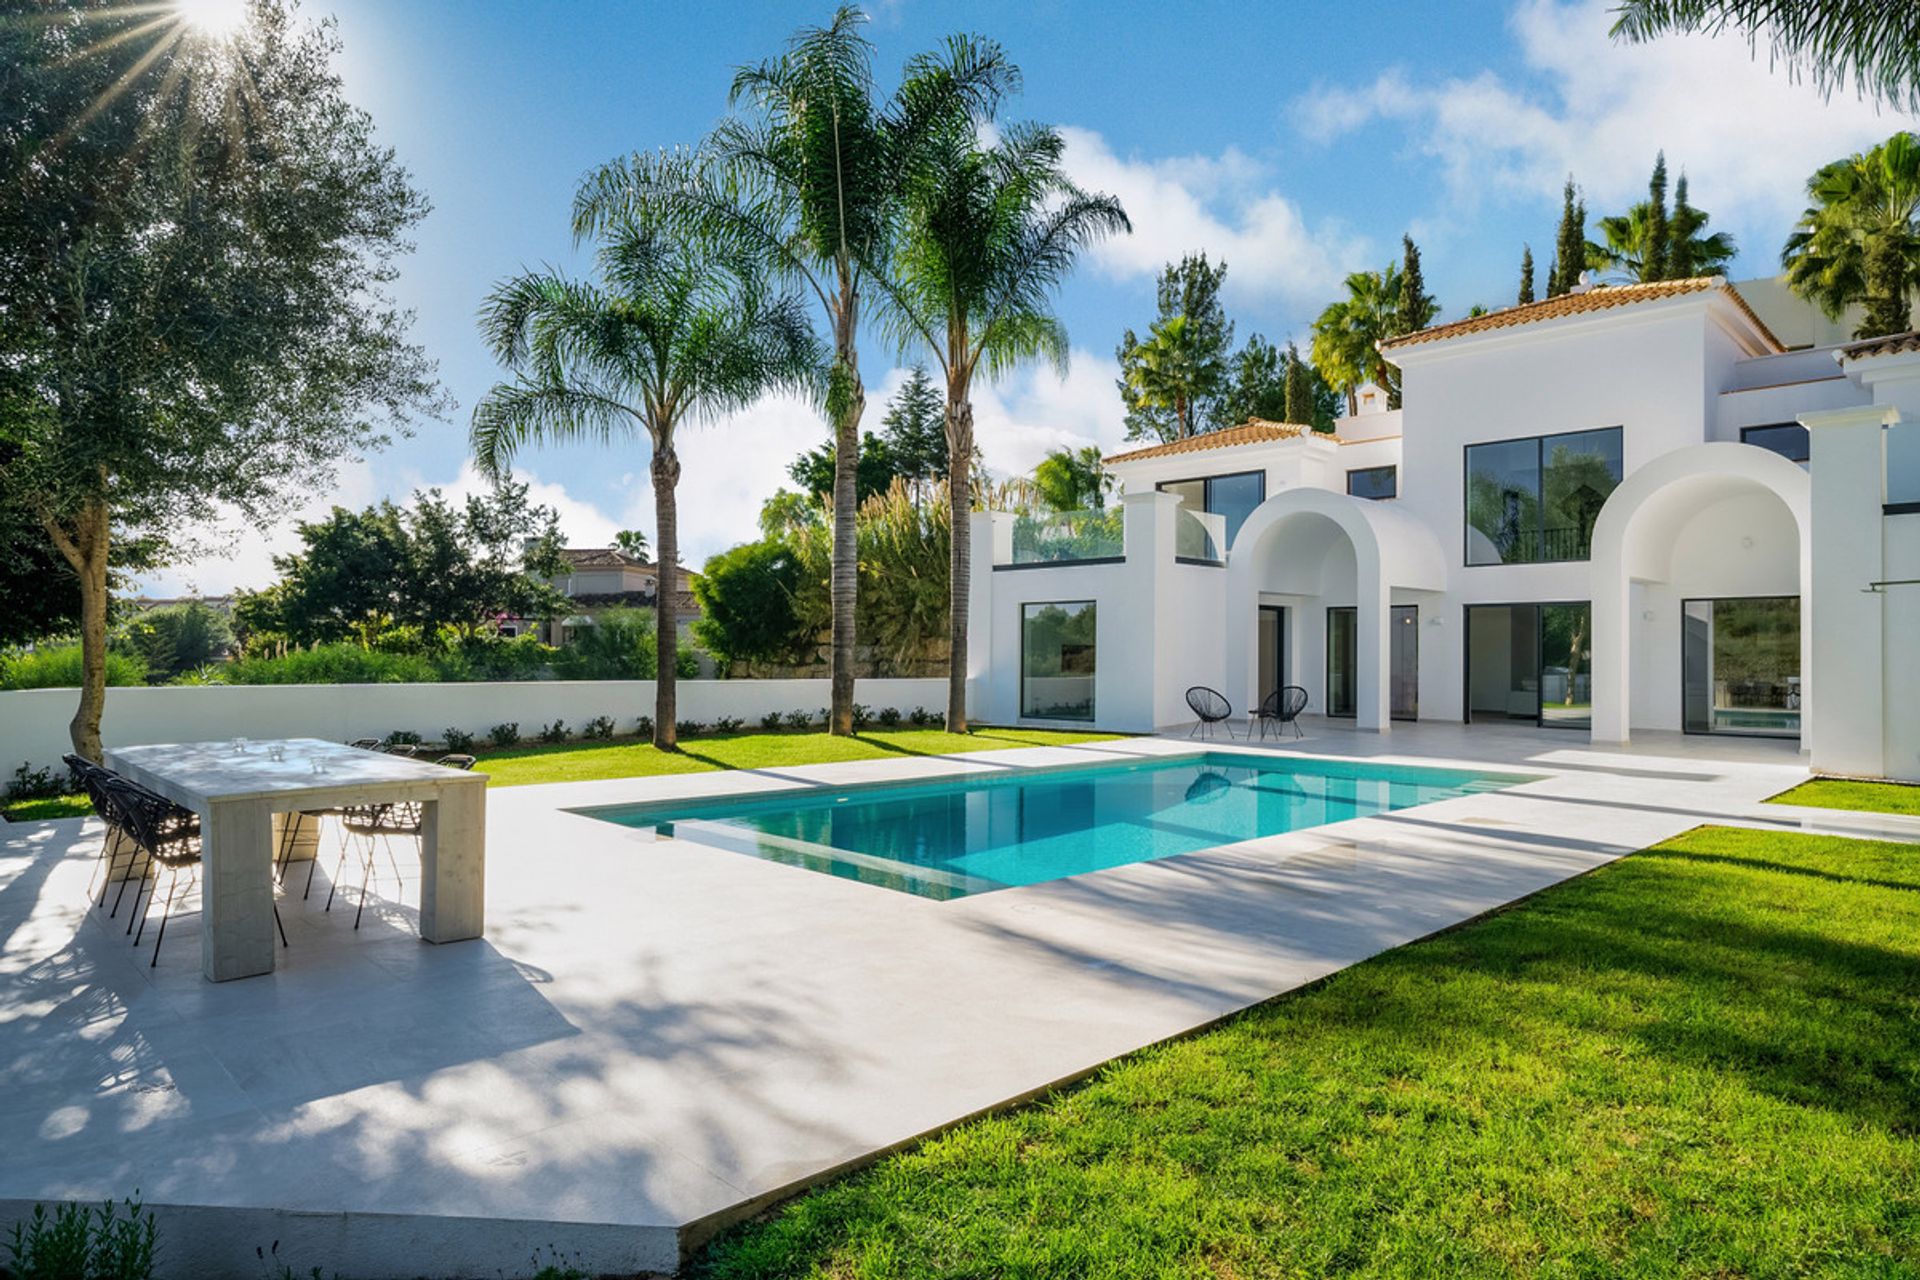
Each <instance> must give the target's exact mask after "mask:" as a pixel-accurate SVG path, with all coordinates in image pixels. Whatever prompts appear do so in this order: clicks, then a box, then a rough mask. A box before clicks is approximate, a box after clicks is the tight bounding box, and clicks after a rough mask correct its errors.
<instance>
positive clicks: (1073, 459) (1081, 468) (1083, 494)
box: [1033, 445, 1113, 512]
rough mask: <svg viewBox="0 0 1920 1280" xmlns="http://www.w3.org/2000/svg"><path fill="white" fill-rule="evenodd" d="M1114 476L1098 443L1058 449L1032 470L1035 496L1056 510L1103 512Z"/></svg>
mask: <svg viewBox="0 0 1920 1280" xmlns="http://www.w3.org/2000/svg"><path fill="white" fill-rule="evenodd" d="M1112 485H1113V478H1112V477H1111V476H1109V475H1108V474H1107V472H1106V467H1105V465H1104V459H1102V458H1101V456H1100V449H1099V447H1098V446H1097V445H1086V446H1084V447H1082V448H1079V449H1055V450H1054V451H1053V452H1052V453H1049V454H1048V455H1047V456H1046V457H1044V458H1042V459H1041V460H1040V465H1039V466H1037V467H1035V468H1034V469H1033V492H1034V496H1036V497H1037V498H1039V500H1040V501H1041V502H1043V503H1045V504H1046V505H1047V506H1048V508H1050V509H1051V510H1054V511H1062V512H1066V511H1101V510H1104V509H1105V508H1106V505H1107V490H1108V489H1109V488H1111V487H1112Z"/></svg>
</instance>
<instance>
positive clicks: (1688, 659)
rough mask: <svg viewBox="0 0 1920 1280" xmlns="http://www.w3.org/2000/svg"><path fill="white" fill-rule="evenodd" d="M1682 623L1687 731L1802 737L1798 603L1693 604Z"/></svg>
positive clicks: (1789, 599)
mask: <svg viewBox="0 0 1920 1280" xmlns="http://www.w3.org/2000/svg"><path fill="white" fill-rule="evenodd" d="M1681 617H1682V619H1683V621H1682V623H1681V626H1682V628H1683V629H1682V632H1681V639H1680V668H1681V704H1682V705H1681V711H1682V721H1681V724H1682V727H1683V728H1684V729H1686V731H1687V732H1688V733H1744V734H1764V735H1768V736H1772V737H1785V738H1791V737H1797V736H1799V733H1800V598H1799V597H1798V596H1769V597H1765V598H1759V599H1743V600H1688V601H1686V602H1685V603H1684V604H1683V606H1682V608H1681Z"/></svg>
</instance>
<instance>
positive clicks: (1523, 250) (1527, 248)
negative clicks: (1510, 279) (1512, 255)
mask: <svg viewBox="0 0 1920 1280" xmlns="http://www.w3.org/2000/svg"><path fill="white" fill-rule="evenodd" d="M1532 301H1533V246H1532V245H1530V244H1523V245H1521V246H1520V305H1521V306H1523V307H1524V306H1525V305H1527V303H1529V302H1532Z"/></svg>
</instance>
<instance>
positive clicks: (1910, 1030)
mask: <svg viewBox="0 0 1920 1280" xmlns="http://www.w3.org/2000/svg"><path fill="white" fill-rule="evenodd" d="M694 1273H695V1274H696V1275H699V1276H703V1277H707V1278H709V1280H714V1278H720V1277H724V1278H727V1280H743V1278H746V1277H802V1276H817V1277H836V1278H839V1277H846V1278H853V1277H858V1278H859V1280H892V1278H899V1280H906V1278H908V1277H912V1278H913V1280H923V1278H926V1277H969V1278H975V1277H978V1278H981V1280H985V1278H987V1277H994V1278H1000V1277H1005V1278H1009V1280H1011V1278H1015V1277H1018V1278H1022V1280H1025V1278H1037V1277H1058V1278H1059V1280H1069V1278H1072V1280H1080V1278H1082V1277H1115V1278H1118V1277H1126V1278H1127V1280H1136V1278H1140V1277H1163V1276H1176V1277H1193V1278H1195V1280H1202V1278H1205V1280H1221V1278H1222V1277H1234V1278H1235V1280H1252V1278H1254V1277H1283V1276H1284V1277H1296V1276H1297V1277H1315V1276H1328V1275H1343V1276H1344V1275H1360V1276H1433V1277H1456V1276H1464V1277H1479V1276H1488V1277H1492V1276H1554V1277H1562V1276H1564V1277H1579V1276H1590V1277H1596V1278H1598V1277H1615V1276H1701V1277H1763V1276H1764V1277H1784V1276H1814V1275H1818V1276H1854V1277H1868V1276H1871V1277H1881V1278H1886V1277H1911V1276H1920V848H1916V847H1913V846H1902V845H1895V844H1884V843H1877V842H1868V841H1851V840H1841V839H1831V838H1825V837H1814V836H1801V835H1782V834H1779V833H1774V832H1759V831H1744V830H1728V829H1722V828H1703V829H1701V830H1698V831H1695V832H1691V833H1689V834H1687V835H1685V836H1682V837H1680V838H1678V839H1675V840H1673V841H1670V842H1669V843H1667V844H1664V845H1661V846H1659V847H1657V848H1653V849H1648V850H1645V851H1643V852H1641V853H1639V854H1636V855H1634V856H1632V857H1630V858H1627V859H1625V860H1623V861H1621V862H1619V863H1616V864H1614V865H1611V866H1609V867H1606V868H1604V869H1602V870H1600V871H1597V872H1595V873H1593V874H1592V875H1589V876H1586V877H1583V878H1581V879H1579V880H1575V881H1572V882H1570V883H1568V884H1565V885H1562V886H1560V887H1557V888H1555V889H1552V890H1549V891H1547V892H1545V893H1542V894H1540V895H1538V896H1536V897H1534V898H1532V899H1530V900H1528V901H1527V902H1525V903H1522V904H1519V905H1516V906H1515V907H1512V908H1509V909H1508V910H1506V911H1503V912H1501V913H1499V914H1496V915H1494V916H1491V917H1489V918H1486V919H1483V920H1481V921H1478V922H1475V923H1472V924H1468V925H1465V926H1463V927H1461V928H1459V929H1456V930H1453V931H1451V932H1449V933H1447V934H1444V935H1441V936H1439V937H1437V938H1433V939H1430V940H1428V941H1426V942H1422V943H1418V944H1415V945H1412V946H1408V947H1404V948H1402V949H1400V950H1398V951H1395V952H1391V953H1389V954H1387V955H1384V956H1381V957H1378V958H1376V959H1374V960H1371V961H1368V962H1367V963H1364V964H1361V965H1357V966H1355V967H1354V968H1352V969H1349V970H1346V971H1345V972H1343V973H1340V974H1337V975H1335V976H1334V977H1332V978H1330V979H1328V980H1327V981H1325V982H1322V983H1320V984H1318V985H1317V986H1315V987H1312V988H1309V989H1307V990H1304V991H1301V992H1297V993H1295V994H1293V995H1291V996H1286V997H1282V998H1280V999H1277V1000H1274V1001H1271V1002H1269V1003H1267V1004H1265V1005H1262V1006H1261V1007H1259V1008H1258V1009H1255V1010H1252V1011H1250V1012H1248V1013H1246V1014H1244V1015H1241V1016H1239V1017H1237V1018H1235V1019H1233V1020H1231V1021H1229V1022H1227V1023H1225V1024H1223V1025H1221V1026H1220V1027H1218V1028H1215V1029H1214V1030H1211V1031H1209V1032H1205V1033H1202V1034H1199V1035H1196V1036H1194V1037H1191V1038H1189V1039H1185V1040H1182V1041H1178V1042H1175V1043H1171V1044H1167V1045H1163V1046H1161V1047H1158V1048H1155V1049H1150V1050H1146V1051H1144V1052H1141V1053H1137V1054H1134V1055H1131V1056H1129V1057H1127V1058H1124V1059H1121V1060H1120V1061H1118V1062H1116V1063H1114V1064H1112V1065H1111V1066H1109V1067H1107V1068H1106V1069H1104V1070H1103V1071H1101V1072H1100V1073H1099V1074H1098V1075H1097V1076H1096V1077H1095V1078H1094V1079H1092V1080H1091V1081H1089V1082H1087V1083H1086V1084H1084V1085H1082V1086H1080V1087H1077V1088H1074V1089H1070V1090H1067V1091H1065V1092H1063V1093H1061V1094H1059V1095H1056V1096H1055V1097H1054V1098H1052V1099H1051V1100H1049V1101H1046V1102H1044V1103H1042V1104H1039V1105H1035V1106H1032V1107H1029V1108H1025V1109H1022V1110H1019V1111H1015V1112H1012V1113H1009V1114H1006V1115H1002V1116H998V1117H991V1118H987V1119H984V1120H980V1121H976V1122H973V1123H970V1124H967V1125H964V1126H962V1127H960V1128H958V1129H956V1130H954V1131H953V1132H951V1133H949V1134H947V1135H945V1136H943V1137H940V1138H937V1139H934V1140H932V1141H930V1142H928V1143H926V1144H924V1145H923V1146H921V1147H919V1148H917V1149H914V1150H911V1151H908V1152H905V1153H902V1154H899V1155H895V1156H893V1157H890V1158H888V1159H886V1160H884V1161H882V1162H881V1163H880V1164H878V1165H876V1166H875V1167H873V1168H872V1169H869V1170H867V1171H865V1172H862V1173H858V1174H855V1175H852V1176H849V1177H847V1178H845V1179H843V1180H841V1181H839V1182H836V1183H832V1184H829V1185H827V1186H826V1187H823V1188H822V1189H820V1190H817V1191H815V1192H813V1193H811V1194H809V1195H806V1196H804V1197H802V1198H800V1199H798V1200H796V1201H793V1202H792V1203H790V1204H788V1205H786V1206H785V1207H783V1208H781V1209H779V1210H778V1211H776V1212H775V1213H774V1214H773V1215H772V1216H771V1217H769V1218H768V1219H766V1220H763V1221H761V1222H757V1223H753V1224H750V1225H748V1226H745V1227H743V1228H740V1229H737V1230H736V1231H734V1232H732V1233H729V1234H727V1235H724V1236H722V1237H721V1238H720V1239H719V1240H718V1241H716V1242H715V1243H714V1244H713V1245H711V1246H710V1247H709V1248H708V1249H707V1250H706V1251H705V1252H704V1254H703V1255H702V1256H701V1257H700V1258H699V1259H697V1261H696V1265H695V1268H694Z"/></svg>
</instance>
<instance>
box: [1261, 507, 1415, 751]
mask: <svg viewBox="0 0 1920 1280" xmlns="http://www.w3.org/2000/svg"><path fill="white" fill-rule="evenodd" d="M1431 542H1432V540H1431V538H1430V537H1428V536H1427V535H1426V534H1425V532H1424V531H1423V530H1421V529H1420V528H1419V527H1418V526H1417V525H1414V524H1413V523H1412V522H1411V521H1408V520H1405V519H1404V518H1402V517H1400V516H1399V515H1398V513H1396V512H1389V511H1386V510H1384V509H1382V508H1381V507H1380V505H1379V504H1377V503H1369V502H1365V501H1362V500H1360V499H1356V498H1351V497H1348V496H1347V495H1345V494H1337V493H1331V492H1328V491H1326V490H1323V489H1308V488H1300V489H1290V490H1286V491H1284V492H1282V493H1280V494H1277V495H1275V496H1274V497H1272V498H1269V499H1268V500H1267V501H1266V502H1264V503H1262V504H1261V505H1260V506H1259V507H1258V508H1256V509H1255V510H1254V512H1253V514H1252V515H1250V516H1249V517H1248V518H1247V520H1246V523H1245V524H1244V525H1243V526H1242V527H1241V529H1240V532H1239V535H1238V537H1236V538H1235V540H1234V545H1233V551H1232V554H1231V555H1230V556H1229V557H1228V562H1227V573H1228V578H1227V599H1228V617H1227V637H1226V639H1227V679H1228V681H1229V683H1230V684H1233V685H1234V686H1235V687H1234V688H1233V689H1230V690H1229V691H1228V696H1229V698H1233V699H1236V700H1237V701H1239V702H1241V703H1243V704H1244V705H1246V706H1248V707H1255V706H1258V705H1259V704H1260V701H1261V699H1262V698H1264V697H1265V696H1267V695H1268V694H1269V693H1271V692H1273V691H1274V690H1276V689H1279V688H1281V687H1283V686H1285V685H1289V684H1293V685H1299V686H1300V687H1301V688H1303V689H1305V690H1306V691H1307V698H1308V707H1309V709H1310V711H1311V712H1312V713H1314V714H1319V715H1326V716H1328V717H1330V718H1333V719H1336V720H1350V721H1352V723H1353V724H1354V725H1355V726H1356V727H1358V728H1362V729H1370V730H1381V731H1384V730H1386V729H1387V728H1388V727H1389V725H1390V722H1391V720H1392V719H1393V718H1394V717H1395V716H1396V714H1398V715H1400V716H1401V718H1412V716H1413V714H1414V711H1415V708H1416V707H1417V699H1418V687H1419V674H1418V648H1417V645H1418V636H1419V632H1418V626H1417V623H1416V622H1415V620H1414V618H1413V616H1412V615H1413V613H1414V612H1415V606H1412V605H1407V604H1402V605H1399V606H1396V605H1394V604H1393V603H1392V594H1393V590H1394V588H1396V587H1404V588H1408V589H1412V590H1416V591H1433V590H1438V589H1439V588H1440V587H1441V586H1442V585H1443V581H1442V579H1443V574H1444V571H1443V570H1442V568H1441V561H1440V556H1439V551H1438V548H1437V547H1434V546H1432V545H1431ZM1396 623H1398V624H1399V625H1398V626H1396V625H1395V624H1396Z"/></svg>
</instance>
